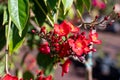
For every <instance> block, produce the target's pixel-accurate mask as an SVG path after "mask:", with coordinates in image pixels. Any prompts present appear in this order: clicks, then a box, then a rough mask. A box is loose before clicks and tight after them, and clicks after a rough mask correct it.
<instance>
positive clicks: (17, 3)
mask: <svg viewBox="0 0 120 80" xmlns="http://www.w3.org/2000/svg"><path fill="white" fill-rule="evenodd" d="M8 10H9V14H10V17H11V20H12V21H13V22H14V24H15V25H16V27H17V28H18V30H19V35H20V36H21V35H22V31H23V30H24V28H25V25H26V23H27V21H28V17H29V0H8Z"/></svg>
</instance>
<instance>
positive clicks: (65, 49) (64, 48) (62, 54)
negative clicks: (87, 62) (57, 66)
mask: <svg viewBox="0 0 120 80" xmlns="http://www.w3.org/2000/svg"><path fill="white" fill-rule="evenodd" d="M60 46H61V49H60V53H59V56H60V57H61V58H62V57H66V56H68V55H69V54H70V46H69V43H68V42H64V43H62V44H61V45H60Z"/></svg>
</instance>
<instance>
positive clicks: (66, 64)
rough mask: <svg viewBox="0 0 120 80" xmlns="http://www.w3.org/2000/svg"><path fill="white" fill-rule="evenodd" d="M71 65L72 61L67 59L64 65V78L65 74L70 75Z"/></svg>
mask: <svg viewBox="0 0 120 80" xmlns="http://www.w3.org/2000/svg"><path fill="white" fill-rule="evenodd" d="M70 64H71V61H70V60H69V59H67V60H66V61H65V63H64V64H62V76H64V73H68V71H69V66H70Z"/></svg>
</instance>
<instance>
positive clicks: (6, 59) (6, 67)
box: [5, 50, 9, 74]
mask: <svg viewBox="0 0 120 80" xmlns="http://www.w3.org/2000/svg"><path fill="white" fill-rule="evenodd" d="M5 70H6V73H7V74H8V73H9V71H8V50H6V54H5Z"/></svg>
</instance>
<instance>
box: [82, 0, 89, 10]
mask: <svg viewBox="0 0 120 80" xmlns="http://www.w3.org/2000/svg"><path fill="white" fill-rule="evenodd" d="M82 1H83V3H84V5H85V6H86V8H87V10H88V11H89V10H90V9H91V0H82Z"/></svg>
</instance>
